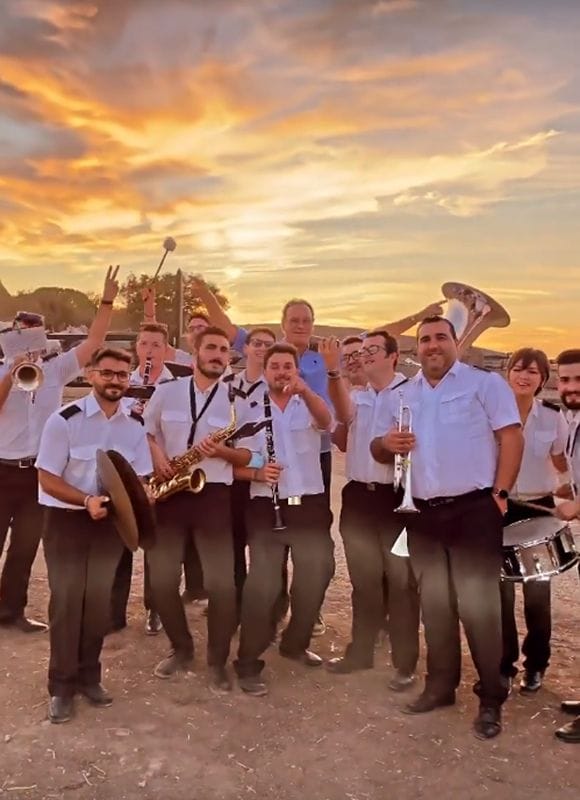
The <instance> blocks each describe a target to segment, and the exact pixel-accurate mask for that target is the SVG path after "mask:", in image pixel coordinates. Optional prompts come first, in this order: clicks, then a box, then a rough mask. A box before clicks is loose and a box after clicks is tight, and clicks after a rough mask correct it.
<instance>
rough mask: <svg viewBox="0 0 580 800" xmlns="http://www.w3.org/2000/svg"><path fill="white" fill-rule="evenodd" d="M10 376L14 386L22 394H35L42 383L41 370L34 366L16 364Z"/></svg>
mask: <svg viewBox="0 0 580 800" xmlns="http://www.w3.org/2000/svg"><path fill="white" fill-rule="evenodd" d="M11 374H12V382H13V383H14V385H15V386H16V387H17V388H18V389H22V391H24V392H36V391H37V389H39V388H40V387H41V386H42V383H43V381H44V375H43V373H42V370H41V369H40V367H39V366H37V365H36V364H30V363H26V362H25V363H23V364H17V365H16V366H15V367H13V369H12V373H11Z"/></svg>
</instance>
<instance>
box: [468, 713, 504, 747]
mask: <svg viewBox="0 0 580 800" xmlns="http://www.w3.org/2000/svg"><path fill="white" fill-rule="evenodd" d="M473 730H474V731H475V735H476V736H477V738H478V739H493V737H494V736H497V735H498V733H501V710H500V709H499V708H498V707H497V706H481V708H480V709H479V714H478V715H477V717H476V718H475V721H474V723H473Z"/></svg>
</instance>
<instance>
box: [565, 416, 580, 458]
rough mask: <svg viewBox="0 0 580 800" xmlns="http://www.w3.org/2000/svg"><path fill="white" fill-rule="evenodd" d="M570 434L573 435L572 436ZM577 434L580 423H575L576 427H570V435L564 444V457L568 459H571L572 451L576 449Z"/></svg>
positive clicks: (579, 430)
mask: <svg viewBox="0 0 580 800" xmlns="http://www.w3.org/2000/svg"><path fill="white" fill-rule="evenodd" d="M572 433H574V435H573V436H572ZM578 434H580V422H577V423H576V425H574V424H573V423H572V425H571V426H570V433H569V434H568V441H567V442H566V455H567V456H568V458H572V456H573V455H574V450H575V449H576V443H577V441H578Z"/></svg>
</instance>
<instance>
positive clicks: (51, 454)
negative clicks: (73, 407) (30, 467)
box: [36, 411, 70, 476]
mask: <svg viewBox="0 0 580 800" xmlns="http://www.w3.org/2000/svg"><path fill="white" fill-rule="evenodd" d="M69 451H70V446H69V435H68V425H67V423H66V420H65V419H63V417H61V415H60V413H59V412H58V411H57V412H55V413H54V414H51V415H50V417H49V418H48V420H47V422H46V425H45V426H44V430H43V431H42V436H41V439H40V448H39V450H38V456H37V457H36V467H37V469H44V470H46V472H51V473H52V474H53V475H59V476H62V474H63V473H64V470H65V467H66V465H67V464H68V461H69Z"/></svg>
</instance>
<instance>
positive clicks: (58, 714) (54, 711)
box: [48, 697, 73, 725]
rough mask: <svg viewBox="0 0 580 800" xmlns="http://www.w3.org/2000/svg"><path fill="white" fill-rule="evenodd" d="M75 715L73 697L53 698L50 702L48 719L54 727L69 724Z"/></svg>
mask: <svg viewBox="0 0 580 800" xmlns="http://www.w3.org/2000/svg"><path fill="white" fill-rule="evenodd" d="M72 715H73V699H72V697H51V698H50V700H49V701H48V718H49V720H50V721H51V722H52V723H53V725H60V723H61V722H68V721H69V719H70V718H71V717H72Z"/></svg>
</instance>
